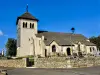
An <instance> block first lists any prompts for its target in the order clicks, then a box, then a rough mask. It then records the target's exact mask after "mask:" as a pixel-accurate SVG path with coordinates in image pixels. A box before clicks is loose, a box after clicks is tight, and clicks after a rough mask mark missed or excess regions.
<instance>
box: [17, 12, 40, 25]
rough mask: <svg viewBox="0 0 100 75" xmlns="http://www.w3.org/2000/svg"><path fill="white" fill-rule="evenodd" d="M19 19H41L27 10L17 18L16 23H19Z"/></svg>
mask: <svg viewBox="0 0 100 75" xmlns="http://www.w3.org/2000/svg"><path fill="white" fill-rule="evenodd" d="M19 19H29V20H36V21H39V20H38V19H37V18H35V17H34V16H32V15H31V14H30V13H29V12H25V13H24V14H22V15H21V16H19V17H18V18H17V22H16V24H17V23H18V20H19Z"/></svg>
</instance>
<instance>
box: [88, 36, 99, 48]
mask: <svg viewBox="0 0 100 75" xmlns="http://www.w3.org/2000/svg"><path fill="white" fill-rule="evenodd" d="M89 40H90V42H92V43H94V44H96V46H97V48H98V49H99V50H100V36H98V37H95V36H93V37H91V38H89Z"/></svg>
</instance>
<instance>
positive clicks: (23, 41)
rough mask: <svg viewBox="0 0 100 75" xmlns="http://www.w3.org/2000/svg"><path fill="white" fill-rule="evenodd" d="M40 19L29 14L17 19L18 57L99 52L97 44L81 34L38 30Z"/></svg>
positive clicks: (26, 13)
mask: <svg viewBox="0 0 100 75" xmlns="http://www.w3.org/2000/svg"><path fill="white" fill-rule="evenodd" d="M38 21H39V20H38V19H37V18H35V17H34V16H32V15H31V14H30V13H29V12H25V13H24V14H22V15H21V16H19V17H18V18H17V22H16V24H17V56H18V57H21V56H27V55H35V56H38V55H39V56H41V57H46V56H52V55H53V54H54V53H60V54H65V55H66V56H71V55H73V53H76V54H77V55H78V52H81V53H82V54H93V55H95V54H96V52H97V47H96V45H95V44H93V43H91V42H90V41H89V39H88V38H86V37H85V36H83V35H81V34H72V33H59V32H48V31H39V30H38Z"/></svg>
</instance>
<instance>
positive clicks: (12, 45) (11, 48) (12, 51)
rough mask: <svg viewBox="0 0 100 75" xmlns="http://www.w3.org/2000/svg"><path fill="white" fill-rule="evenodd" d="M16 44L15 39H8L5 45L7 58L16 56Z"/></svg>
mask: <svg viewBox="0 0 100 75" xmlns="http://www.w3.org/2000/svg"><path fill="white" fill-rule="evenodd" d="M16 43H17V41H16V39H13V38H8V41H7V43H6V49H7V52H6V54H7V56H16V50H17V46H16Z"/></svg>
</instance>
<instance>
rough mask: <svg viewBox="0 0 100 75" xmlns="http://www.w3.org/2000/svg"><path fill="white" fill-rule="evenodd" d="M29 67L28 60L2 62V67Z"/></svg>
mask: <svg viewBox="0 0 100 75" xmlns="http://www.w3.org/2000/svg"><path fill="white" fill-rule="evenodd" d="M26 66H27V59H26V58H24V59H9V60H0V67H15V68H21V67H26Z"/></svg>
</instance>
